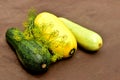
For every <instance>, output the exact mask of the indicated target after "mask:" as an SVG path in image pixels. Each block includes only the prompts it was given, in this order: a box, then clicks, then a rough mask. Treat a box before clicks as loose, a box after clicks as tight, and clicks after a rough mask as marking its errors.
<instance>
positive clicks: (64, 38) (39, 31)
mask: <svg viewBox="0 0 120 80" xmlns="http://www.w3.org/2000/svg"><path fill="white" fill-rule="evenodd" d="M34 25H35V28H36V30H35V28H34V29H33V34H34V37H35V39H37V40H38V41H40V42H41V40H42V42H43V44H47V45H48V48H49V49H50V51H51V53H52V54H53V56H52V58H51V61H53V62H56V61H57V60H59V59H62V58H68V57H71V56H72V55H73V54H74V53H75V51H76V50H77V42H76V39H75V37H74V35H73V34H72V32H71V31H70V30H69V29H68V28H67V27H66V26H65V25H64V24H63V23H62V22H61V21H60V20H59V19H58V18H57V17H56V16H55V15H53V14H51V13H48V12H42V13H40V14H38V15H37V17H36V18H35V20H34ZM40 38H42V39H41V40H40Z"/></svg>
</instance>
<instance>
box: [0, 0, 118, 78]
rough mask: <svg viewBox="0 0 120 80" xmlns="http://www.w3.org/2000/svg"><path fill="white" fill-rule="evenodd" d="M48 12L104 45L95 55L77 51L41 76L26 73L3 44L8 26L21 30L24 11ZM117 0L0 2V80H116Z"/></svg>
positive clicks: (27, 0)
mask: <svg viewBox="0 0 120 80" xmlns="http://www.w3.org/2000/svg"><path fill="white" fill-rule="evenodd" d="M32 7H34V8H35V9H37V11H39V12H42V11H49V12H52V13H54V14H56V15H58V16H63V17H66V18H69V19H71V20H72V21H74V22H77V23H79V24H81V25H83V26H85V27H87V28H89V29H92V30H94V31H96V32H98V33H99V34H100V35H101V36H102V37H103V39H104V46H103V47H102V48H101V49H100V51H98V52H96V53H95V54H89V53H87V52H85V51H83V50H81V49H78V51H77V52H76V54H75V55H74V56H73V57H72V58H70V59H67V60H64V61H60V62H57V63H55V64H53V65H51V66H50V68H49V70H48V72H47V73H45V74H39V75H31V74H29V73H28V72H26V71H25V70H24V69H23V68H22V66H21V65H20V63H19V62H18V59H17V57H16V55H15V53H14V52H13V50H12V49H11V48H10V46H9V45H8V44H7V43H6V41H5V32H6V30H7V29H8V28H10V27H17V28H19V29H21V30H23V27H22V22H23V21H25V19H26V16H27V12H28V10H29V9H30V8H32ZM119 31H120V1H119V0H0V80H120V62H119V61H120V32H119Z"/></svg>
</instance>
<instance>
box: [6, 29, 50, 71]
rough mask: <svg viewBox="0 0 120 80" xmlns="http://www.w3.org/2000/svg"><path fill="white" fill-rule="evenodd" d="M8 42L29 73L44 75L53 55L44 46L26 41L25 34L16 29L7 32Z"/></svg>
mask: <svg viewBox="0 0 120 80" xmlns="http://www.w3.org/2000/svg"><path fill="white" fill-rule="evenodd" d="M6 40H7V42H8V43H9V44H10V45H11V46H12V47H13V48H14V49H15V51H16V53H17V57H18V59H19V61H20V62H21V63H22V65H23V67H24V68H25V69H26V70H27V71H29V72H35V73H42V72H46V71H47V70H48V67H49V65H50V63H51V62H50V57H51V55H50V53H49V51H48V49H46V48H45V47H44V46H43V45H42V44H40V43H38V42H36V41H35V40H26V39H24V36H23V33H22V32H21V31H19V30H18V29H16V28H10V29H8V30H7V32H6Z"/></svg>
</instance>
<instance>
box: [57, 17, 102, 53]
mask: <svg viewBox="0 0 120 80" xmlns="http://www.w3.org/2000/svg"><path fill="white" fill-rule="evenodd" d="M59 20H61V22H63V23H64V24H65V25H66V27H67V28H68V29H69V30H70V31H71V32H72V33H73V34H74V36H75V38H76V40H77V42H78V44H79V45H80V46H81V47H83V48H84V49H85V50H88V51H97V50H99V49H100V48H101V47H102V45H103V40H102V37H101V36H100V35H99V34H98V33H96V32H95V31H92V30H90V29H87V28H85V27H83V26H81V25H79V24H76V23H75V22H72V21H70V20H68V19H66V18H63V17H59Z"/></svg>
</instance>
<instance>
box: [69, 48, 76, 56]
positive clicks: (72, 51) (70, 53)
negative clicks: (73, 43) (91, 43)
mask: <svg viewBox="0 0 120 80" xmlns="http://www.w3.org/2000/svg"><path fill="white" fill-rule="evenodd" d="M74 53H75V48H73V49H71V51H70V52H69V55H70V56H72V55H73V54H74Z"/></svg>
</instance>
